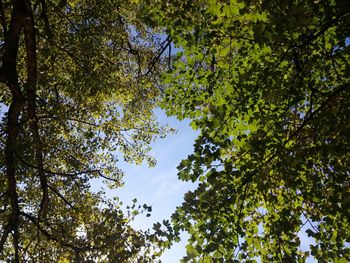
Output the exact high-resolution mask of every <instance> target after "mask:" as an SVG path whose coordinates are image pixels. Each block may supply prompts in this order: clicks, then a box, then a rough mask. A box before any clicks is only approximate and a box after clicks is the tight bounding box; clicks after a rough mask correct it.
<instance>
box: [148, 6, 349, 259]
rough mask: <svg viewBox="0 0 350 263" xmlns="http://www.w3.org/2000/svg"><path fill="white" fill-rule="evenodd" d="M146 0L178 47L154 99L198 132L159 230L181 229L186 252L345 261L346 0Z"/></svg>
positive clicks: (152, 20)
mask: <svg viewBox="0 0 350 263" xmlns="http://www.w3.org/2000/svg"><path fill="white" fill-rule="evenodd" d="M151 2H152V3H153V5H154V6H152V7H151V8H150V10H151V13H152V15H151V16H150V17H148V19H149V20H150V23H151V24H152V23H156V22H157V21H158V22H159V21H160V23H161V24H162V25H163V26H164V27H165V28H166V30H167V31H166V32H167V34H168V35H169V36H171V38H172V39H173V41H174V44H175V47H177V48H178V50H179V52H178V53H177V54H176V56H175V58H174V63H173V65H172V69H171V70H170V71H168V72H167V74H165V75H164V77H163V83H164V85H166V97H165V99H164V101H163V107H164V108H165V109H166V110H167V112H168V114H170V115H174V116H177V117H178V118H179V119H184V118H190V119H191V120H192V123H191V125H192V127H193V128H194V129H199V130H200V132H201V134H200V136H199V137H198V138H197V140H196V142H195V145H194V146H195V149H194V153H193V154H191V155H189V156H188V158H187V159H185V160H183V161H182V162H181V164H180V165H179V167H178V169H179V174H178V175H179V178H180V179H182V180H185V181H193V182H194V181H198V182H199V185H198V188H197V189H196V190H195V191H192V192H188V193H187V194H186V195H185V199H184V203H183V204H182V205H181V206H180V207H178V208H177V210H176V212H175V213H174V214H173V216H172V223H173V227H174V232H172V233H170V235H169V236H168V237H169V238H170V239H169V240H170V241H173V240H178V233H179V231H180V230H186V231H187V232H188V233H189V234H190V238H189V242H188V245H187V247H186V248H187V256H186V257H185V258H184V259H183V262H203V263H204V262H256V261H257V260H258V259H260V260H261V262H304V261H305V259H306V258H307V257H308V256H311V255H312V256H313V257H314V258H316V259H317V260H318V261H319V262H348V261H349V260H350V248H349V242H350V222H349V219H350V180H349V179H350V177H349V175H350V171H349V167H350V163H349V161H350V155H349V153H350V151H349V150H350V136H349V134H350V125H349V123H350V104H349V103H350V89H349V86H350V82H349V81H350V64H349V62H350V59H349V55H350V46H349V44H350V41H349V36H350V32H349V29H350V13H349V12H350V9H349V5H348V3H347V1H335V0H333V1H316V0H315V1H314V0H308V1H298V0H295V1H255V0H230V1H218V0H206V1H204V0H203V1H202V0H198V1H180V0H178V1H176V0H174V1H151ZM300 233H306V234H307V235H308V236H309V237H310V238H312V239H313V243H312V244H311V245H310V246H309V247H308V248H307V249H306V250H305V249H302V248H301V243H300V242H301V240H300V236H299V235H300Z"/></svg>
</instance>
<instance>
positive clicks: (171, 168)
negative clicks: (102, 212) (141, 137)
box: [107, 110, 198, 263]
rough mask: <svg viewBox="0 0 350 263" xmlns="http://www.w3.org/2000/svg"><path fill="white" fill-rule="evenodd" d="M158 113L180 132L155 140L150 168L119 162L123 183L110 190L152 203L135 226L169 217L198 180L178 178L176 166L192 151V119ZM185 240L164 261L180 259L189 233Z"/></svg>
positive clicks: (129, 199)
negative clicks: (190, 122) (148, 214)
mask: <svg viewBox="0 0 350 263" xmlns="http://www.w3.org/2000/svg"><path fill="white" fill-rule="evenodd" d="M156 115H157V117H158V121H159V122H160V123H161V124H166V123H168V124H169V126H170V127H172V128H175V129H177V130H178V131H177V133H175V134H169V135H168V136H167V137H166V138H164V139H158V140H157V141H156V142H155V143H153V144H152V150H151V152H150V154H151V155H152V156H153V157H155V158H156V160H157V165H156V166H155V167H153V168H149V167H148V165H147V164H143V165H140V166H136V165H134V164H128V163H125V162H121V163H120V166H119V167H120V168H121V169H122V170H123V171H124V173H125V177H124V182H125V185H124V187H121V188H118V189H116V190H112V191H107V193H108V195H109V196H110V197H113V196H117V197H119V199H120V200H121V201H122V202H123V203H124V205H125V206H126V205H127V204H131V202H132V199H134V198H136V199H137V201H138V203H140V204H144V203H146V204H147V205H152V214H151V216H150V217H146V216H145V215H138V216H137V217H136V218H135V221H133V222H132V225H133V227H135V228H137V229H143V230H146V229H148V228H152V226H153V223H156V222H161V221H163V220H164V219H169V218H170V215H171V214H172V213H173V212H174V210H175V208H176V206H178V205H180V204H181V203H182V201H183V195H184V193H186V192H187V191H188V190H193V189H194V188H195V187H196V184H193V183H185V182H182V181H180V180H178V178H177V169H176V167H177V166H178V165H179V163H180V161H181V160H182V159H184V158H186V157H187V155H188V154H191V153H192V152H193V143H194V140H195V138H196V137H197V135H198V132H196V131H194V130H192V128H191V127H190V126H189V121H188V120H185V121H182V122H180V121H178V120H176V119H175V118H173V117H167V116H166V115H165V114H164V113H163V112H162V111H160V110H157V111H156ZM182 237H183V240H182V241H181V242H180V243H178V244H175V245H174V246H173V247H172V248H171V249H170V250H168V251H166V252H165V253H164V254H163V256H162V262H164V263H177V262H179V260H180V259H181V258H182V257H183V256H184V255H185V245H186V235H185V234H183V235H182Z"/></svg>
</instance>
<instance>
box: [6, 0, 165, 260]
mask: <svg viewBox="0 0 350 263" xmlns="http://www.w3.org/2000/svg"><path fill="white" fill-rule="evenodd" d="M140 12H141V9H140V6H139V4H137V1H131V2H128V3H125V2H124V1H107V0H106V1H105V0H103V1H95V0H75V1H65V0H57V1H56V0H50V1H48V0H40V1H30V0H13V1H9V0H4V1H1V2H0V13H1V33H0V34H1V35H0V37H1V40H0V47H1V49H0V50H1V68H0V70H1V71H0V82H1V84H0V85H1V86H0V98H1V101H0V103H1V104H0V105H1V109H2V110H4V111H5V112H4V113H3V114H2V121H1V139H0V147H1V153H0V163H1V165H0V171H1V173H2V177H1V178H2V179H1V180H0V189H1V191H0V192H1V196H0V207H1V215H0V230H1V236H0V253H1V259H6V260H7V262H20V261H21V262H53V261H54V262H71V261H76V262H126V261H127V262H133V261H135V262H154V260H155V257H156V256H155V254H156V253H155V251H156V248H155V246H156V245H157V242H158V241H157V240H156V239H155V237H154V236H153V235H151V234H150V233H148V232H141V231H135V230H133V229H132V228H131V227H130V226H129V224H128V223H129V221H130V220H132V218H133V217H134V216H135V214H137V213H138V212H140V211H141V210H142V211H143V210H145V211H146V212H150V211H151V208H150V207H148V206H143V207H137V206H136V204H134V205H133V206H132V209H133V211H130V213H131V214H130V215H129V216H128V215H124V214H123V213H122V211H121V208H120V203H119V202H118V200H109V199H106V197H104V195H103V192H94V191H92V189H91V186H90V182H91V180H92V179H95V178H101V179H104V180H106V182H107V183H108V184H109V186H110V187H118V186H120V185H121V184H122V181H121V178H122V175H123V173H122V171H120V170H119V169H118V167H117V161H118V159H119V158H124V159H125V160H127V161H130V162H136V163H140V162H142V161H143V160H146V161H148V163H149V164H150V165H153V164H154V160H153V159H152V158H151V157H150V156H148V155H147V151H148V150H149V146H148V145H149V143H150V142H151V141H153V140H154V139H155V138H156V137H159V136H163V135H164V134H165V132H166V131H167V129H166V128H165V127H159V126H158V124H157V123H156V121H155V117H154V116H153V112H152V110H153V108H154V107H155V105H156V103H157V100H158V97H159V94H160V91H161V90H160V86H159V84H158V77H157V76H158V72H159V71H160V70H162V67H163V66H162V63H161V55H162V53H163V52H164V50H165V49H166V47H167V46H168V45H169V39H166V40H165V41H163V42H161V41H160V39H159V38H158V37H157V35H156V34H155V33H152V32H150V30H149V29H148V28H147V27H146V26H145V25H144V24H142V23H141V22H140V20H139V19H138V17H139V16H141V13H140ZM118 152H119V153H120V154H119V153H118ZM151 252H152V253H151Z"/></svg>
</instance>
